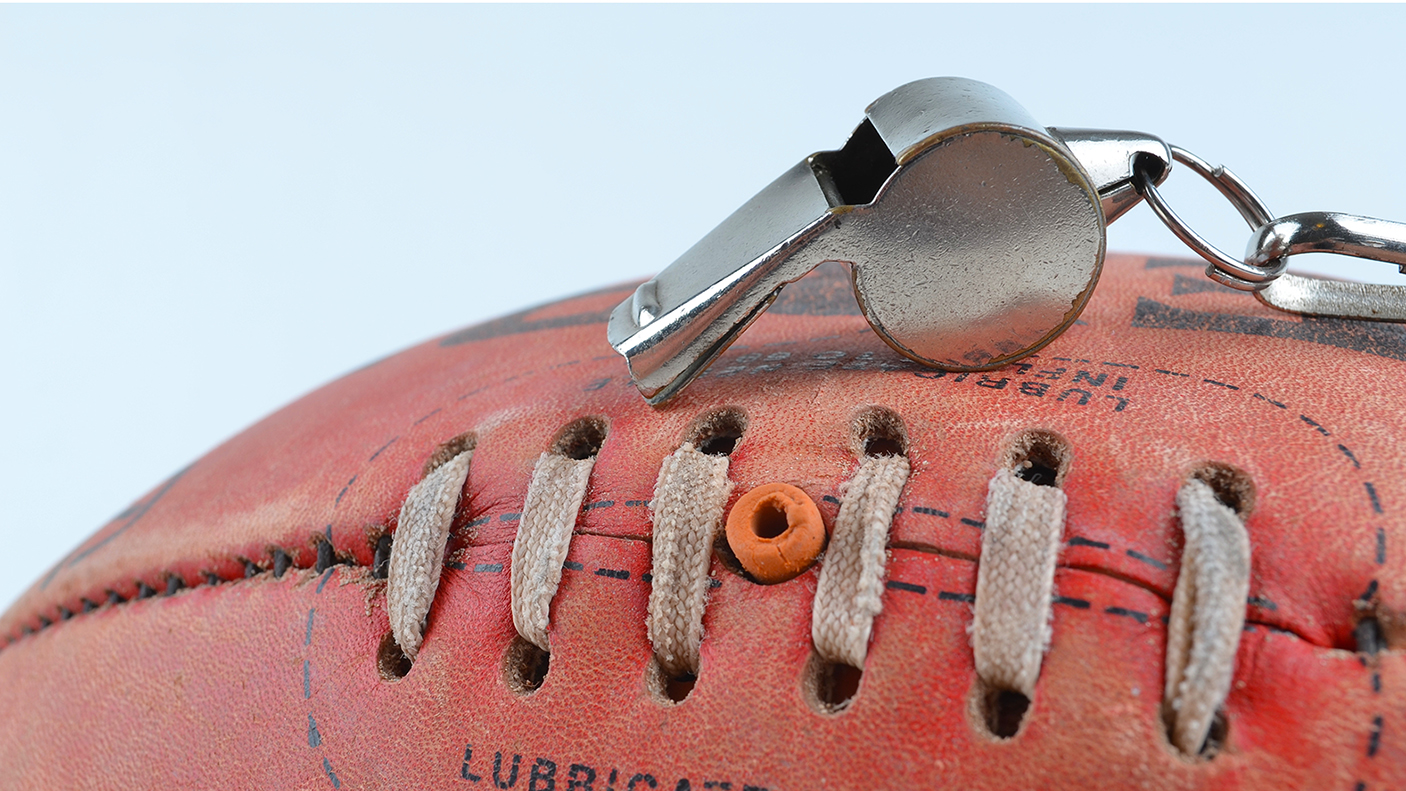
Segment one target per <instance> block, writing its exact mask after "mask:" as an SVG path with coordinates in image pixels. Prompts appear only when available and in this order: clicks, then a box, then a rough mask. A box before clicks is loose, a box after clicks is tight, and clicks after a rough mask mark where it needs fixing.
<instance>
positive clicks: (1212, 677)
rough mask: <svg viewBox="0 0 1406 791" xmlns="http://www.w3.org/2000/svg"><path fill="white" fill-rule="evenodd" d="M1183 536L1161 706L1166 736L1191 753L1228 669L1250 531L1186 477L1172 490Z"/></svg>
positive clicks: (1246, 582) (1241, 616) (1241, 613)
mask: <svg viewBox="0 0 1406 791" xmlns="http://www.w3.org/2000/svg"><path fill="white" fill-rule="evenodd" d="M1177 510H1178V511H1179V512H1180V513H1181V528H1182V532H1183V533H1184V534H1185V535H1186V544H1185V547H1184V548H1183V549H1182V553H1181V573H1180V574H1178V575H1177V586H1176V590H1175V591H1174V592H1173V593H1172V612H1171V619H1170V623H1169V624H1168V626H1167V687H1166V689H1165V691H1164V693H1163V698H1162V700H1163V712H1164V717H1165V719H1166V721H1167V726H1168V730H1169V731H1170V733H1171V738H1172V743H1173V744H1175V745H1176V746H1177V748H1178V749H1180V750H1181V751H1182V752H1184V753H1186V754H1187V755H1195V754H1197V752H1199V751H1200V749H1201V745H1202V744H1203V743H1205V741H1206V735H1207V734H1208V733H1209V732H1210V730H1211V722H1212V720H1213V719H1214V717H1215V714H1216V710H1217V709H1219V708H1220V707H1221V705H1222V704H1224V703H1225V696H1226V695H1227V694H1229V692H1230V682H1231V678H1232V677H1233V676H1234V674H1235V654H1236V651H1237V650H1238V649H1239V647H1240V634H1241V631H1242V630H1243V629H1244V628H1245V600H1246V597H1247V596H1248V595H1249V592H1250V537H1249V534H1248V533H1247V532H1246V531H1245V525H1244V523H1243V522H1242V521H1241V520H1240V517H1239V515H1237V514H1236V513H1235V511H1233V510H1231V509H1230V508H1228V507H1227V506H1225V505H1223V504H1221V502H1220V501H1219V500H1217V499H1216V495H1215V492H1213V491H1212V490H1211V487H1210V486H1207V485H1206V484H1205V483H1203V482H1201V481H1198V480H1195V479H1192V480H1190V481H1187V482H1186V484H1185V485H1184V486H1182V487H1181V490H1180V491H1178V492H1177Z"/></svg>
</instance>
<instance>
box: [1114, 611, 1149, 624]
mask: <svg viewBox="0 0 1406 791" xmlns="http://www.w3.org/2000/svg"><path fill="white" fill-rule="evenodd" d="M1103 611H1104V612H1106V613H1108V614H1109V615H1121V616H1123V617H1125V618H1132V619H1133V620H1134V621H1137V622H1138V623H1147V613H1145V612H1138V611H1137V610H1129V609H1127V608H1125V607H1105V608H1104V610H1103Z"/></svg>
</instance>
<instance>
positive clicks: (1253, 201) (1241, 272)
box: [1133, 146, 1289, 291]
mask: <svg viewBox="0 0 1406 791" xmlns="http://www.w3.org/2000/svg"><path fill="white" fill-rule="evenodd" d="M1170 148H1171V150H1172V159H1173V160H1174V161H1176V162H1180V163H1182V164H1183V165H1186V166H1187V167H1188V168H1191V169H1192V170H1193V171H1195V172H1196V174H1197V175H1198V176H1200V177H1201V178H1203V179H1205V180H1206V181H1209V182H1210V183H1211V186H1213V187H1215V188H1216V190H1217V191H1219V192H1220V194H1222V195H1224V196H1225V198H1226V200H1228V201H1230V204H1231V205H1232V206H1234V207H1235V209H1236V211H1238V212H1240V216H1241V217H1243V218H1244V219H1245V222H1247V223H1249V225H1250V228H1251V229H1252V230H1257V229H1259V228H1261V227H1263V226H1265V225H1268V224H1269V223H1271V222H1273V220H1274V215H1273V214H1272V213H1271V212H1270V211H1269V207H1267V206H1265V205H1264V202H1263V201H1261V200H1260V199H1259V197H1257V196H1256V195H1255V193H1254V192H1253V191H1251V190H1250V188H1249V186H1247V185H1246V184H1245V182H1243V181H1241V180H1240V178H1239V177H1238V176H1236V175H1235V174H1234V173H1231V172H1230V171H1229V170H1226V169H1225V168H1224V167H1222V166H1215V167H1212V166H1211V165H1210V164H1209V163H1207V162H1206V161H1205V160H1203V159H1201V158H1200V157H1198V156H1196V155H1195V154H1192V153H1191V152H1189V151H1187V150H1186V149H1183V148H1178V147H1176V146H1170ZM1133 185H1134V186H1135V187H1136V188H1137V191H1138V194H1140V195H1142V197H1143V199H1145V200H1146V201H1147V204H1148V205H1149V206H1151V207H1152V211H1153V212H1155V213H1156V214H1157V217H1158V218H1160V219H1161V220H1162V222H1163V223H1164V224H1166V226H1167V228H1168V229H1169V230H1171V232H1172V233H1174V234H1176V237H1177V238H1178V239H1180V240H1181V241H1182V242H1183V243H1184V244H1186V246H1187V247H1190V248H1191V249H1192V250H1194V251H1195V252H1196V254H1197V255H1199V256H1201V257H1202V258H1204V259H1206V260H1207V261H1209V262H1210V266H1208V267H1206V275H1207V276H1208V277H1210V278H1211V279H1212V280H1214V281H1216V282H1218V283H1221V284H1222V285H1226V286H1229V287H1231V288H1233V289H1236V290H1238V291H1259V290H1260V289H1262V288H1265V287H1266V286H1268V285H1269V284H1270V283H1272V282H1274V280H1275V278H1277V277H1279V276H1280V275H1282V274H1284V270H1285V268H1287V267H1288V265H1289V262H1288V259H1287V258H1286V257H1284V256H1280V257H1278V258H1275V259H1272V260H1270V261H1267V262H1266V263H1265V264H1264V265H1263V266H1256V265H1254V264H1248V263H1246V262H1244V261H1242V260H1240V259H1237V258H1232V257H1231V256H1229V255H1227V254H1226V253H1224V252H1222V251H1221V250H1220V249H1219V248H1217V247H1215V246H1214V245H1212V244H1211V243H1210V242H1207V241H1206V240H1205V239H1203V238H1201V235H1200V234H1198V233H1196V231H1194V230H1192V229H1191V227H1190V226H1188V225H1187V224H1186V223H1185V222H1183V221H1182V219H1181V218H1180V217H1178V216H1177V213H1176V212H1174V211H1172V207H1171V206H1170V205H1169V204H1168V203H1167V201H1166V199H1165V198H1163V197H1162V194H1161V193H1160V192H1158V191H1157V185H1156V184H1155V183H1154V181H1153V177H1152V174H1151V173H1150V172H1148V170H1147V169H1146V168H1145V167H1144V166H1143V165H1142V164H1141V162H1139V163H1136V164H1135V165H1134V167H1133Z"/></svg>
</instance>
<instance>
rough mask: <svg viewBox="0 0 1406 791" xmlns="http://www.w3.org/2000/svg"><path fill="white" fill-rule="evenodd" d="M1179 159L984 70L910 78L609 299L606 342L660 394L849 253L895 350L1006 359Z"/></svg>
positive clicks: (865, 300)
mask: <svg viewBox="0 0 1406 791" xmlns="http://www.w3.org/2000/svg"><path fill="white" fill-rule="evenodd" d="M1148 158H1150V159H1148ZM1135 161H1137V162H1138V164H1137V165H1136V166H1135V164H1134V162H1135ZM1171 167H1172V155H1171V151H1170V149H1169V148H1168V146H1167V144H1166V143H1164V142H1163V141H1161V140H1160V139H1158V138H1156V137H1153V136H1151V135H1145V134H1140V133H1136V132H1110V131H1098V130H1083V129H1053V128H1050V129H1047V128H1045V127H1042V126H1040V125H1039V124H1037V123H1036V122H1035V120H1034V119H1033V118H1031V117H1030V116H1029V114H1027V113H1026V111H1025V110H1024V109H1023V108H1021V107H1020V105H1018V104H1016V102H1015V101H1014V100H1013V99H1011V97H1010V96H1008V95H1006V94H1005V93H1003V92H1002V91H1000V90H998V89H996V88H993V87H991V86H990V85H986V84H984V83H980V82H976V81H974V80H968V79H961V78H952V77H945V78H934V79H927V80H919V81H917V82H912V83H909V84H907V85H904V86H902V87H900V88H897V89H896V90H893V91H891V92H889V93H887V94H885V95H883V96H882V97H880V98H879V99H878V100H877V101H875V102H874V103H873V104H871V105H870V106H869V108H868V109H867V111H866V113H865V119H864V121H863V122H862V123H860V125H859V126H858V128H856V129H855V131H854V133H853V134H852V135H850V138H849V140H848V141H847V142H846V143H845V145H844V147H843V148H841V149H839V150H837V151H824V152H821V153H818V154H814V155H812V156H810V157H808V158H806V159H805V160H804V161H802V162H800V163H799V164H797V165H796V166H795V167H793V168H791V169H790V170H788V171H786V172H785V173H783V174H782V175H781V177H780V178H778V179H777V180H776V181H773V182H772V183H771V184H770V185H768V186H767V187H766V188H764V189H763V190H762V191H761V192H760V193H758V194H757V195H756V196H755V197H753V198H752V199H751V200H749V201H748V202H747V203H746V204H744V205H743V206H742V207H741V208H740V209H738V210H737V211H736V212H734V213H733V214H732V216H730V217H728V218H727V219H726V220H724V221H723V222H722V224H720V225H719V226H718V227H717V228H715V229H713V231H711V232H710V233H709V234H708V235H707V236H705V237H703V239H702V240H700V241H699V242H698V243H697V244H695V245H694V246H693V247H692V248H690V249H689V250H688V251H687V252H685V253H684V254H683V255H682V256H680V257H679V259H678V260H677V261H675V262H674V263H672V264H670V265H669V267H668V268H666V269H665V270H664V271H663V272H661V273H659V275H658V276H656V277H655V278H654V279H652V280H650V281H648V282H647V283H644V284H643V285H641V286H640V287H639V288H638V289H637V290H636V291H635V293H634V294H633V295H632V296H631V297H630V298H629V299H627V300H625V301H624V302H623V303H621V304H620V305H619V306H618V307H617V308H616V309H615V310H614V312H613V313H612V314H611V317H610V323H609V329H608V332H609V339H610V343H611V345H612V346H614V347H615V349H616V350H617V351H619V352H620V353H621V354H622V355H624V356H625V359H626V360H627V361H628V364H629V367H630V373H631V376H632V377H633V379H634V382H635V385H636V386H637V387H638V388H639V390H640V392H641V393H642V394H643V395H644V397H645V399H646V400H648V401H649V403H651V404H660V403H663V402H665V401H667V400H668V399H670V398H672V397H673V396H675V395H677V394H678V392H679V391H680V390H682V389H683V388H684V387H686V386H687V385H688V384H689V383H690V382H692V381H693V380H694V379H695V378H697V377H698V375H699V374H701V373H702V372H703V370H704V369H706V368H707V367H708V365H709V364H710V363H711V362H712V361H713V360H714V359H715V358H716V357H717V356H718V355H719V354H721V353H722V352H723V351H724V350H725V349H726V348H727V347H728V346H729V345H730V344H731V343H732V342H733V341H735V340H736V339H737V337H738V336H739V335H740V334H741V333H742V331H743V330H745V329H746V328H747V326H748V325H750V324H751V323H752V322H753V321H754V320H756V318H757V317H758V316H759V315H761V313H762V312H763V311H765V310H766V308H767V307H768V306H769V305H770V304H771V303H772V301H774V300H775V299H776V296H777V295H778V294H779V293H780V290H781V288H782V287H783V286H784V285H786V284H787V283H790V282H793V281H795V280H797V279H798V278H800V277H801V276H803V275H805V274H806V273H807V272H809V271H811V270H812V269H814V268H815V267H816V266H818V265H819V264H821V263H824V262H826V261H840V262H844V263H847V264H849V265H850V268H851V272H852V274H853V279H854V289H855V294H856V295H857V297H858V299H859V304H860V306H861V308H862V310H863V312H864V316H865V318H866V319H867V320H868V321H869V324H870V326H871V327H873V329H874V331H875V332H877V333H878V334H879V337H881V338H883V339H884V341H885V342H887V343H888V344H889V345H890V346H892V347H893V348H894V349H896V350H897V351H898V352H899V353H901V354H903V355H905V356H907V357H909V358H912V359H913V360H916V361H918V362H920V363H922V364H924V365H929V366H934V367H938V368H944V369H948V370H985V369H990V368H995V367H998V366H1000V365H1003V364H1005V363H1007V362H1010V361H1012V360H1016V359H1019V358H1021V357H1024V356H1026V355H1028V354H1031V353H1032V352H1034V351H1036V350H1037V349H1039V348H1041V347H1042V346H1044V345H1045V344H1047V343H1049V342H1050V341H1051V340H1053V339H1054V338H1055V337H1056V336H1058V335H1059V334H1060V333H1061V332H1063V331H1064V330H1065V329H1066V328H1067V327H1069V325H1070V324H1072V323H1073V322H1074V319H1075V318H1077V317H1078V315H1079V313H1080V311H1081V310H1082V309H1083V307H1084V305H1085V303H1086V302H1087V301H1088V298H1089V295H1090V293H1091V292H1092V291H1093V288H1094V285H1095V284H1096V283H1097V281H1098V277H1099V273H1100V271H1101V269H1102V266H1103V258H1104V248H1105V233H1104V229H1105V227H1106V226H1107V224H1108V223H1110V222H1112V221H1113V220H1114V219H1116V218H1117V217H1119V216H1120V215H1122V214H1123V213H1124V212H1125V211H1127V210H1128V209H1130V208H1132V207H1133V206H1134V205H1136V204H1137V203H1138V202H1139V201H1140V200H1141V194H1140V192H1139V191H1138V189H1137V188H1136V185H1135V183H1134V175H1135V171H1136V170H1137V168H1141V169H1142V173H1143V174H1148V173H1155V174H1156V175H1155V176H1154V180H1155V182H1156V183H1158V184H1160V183H1161V181H1162V180H1163V179H1165V178H1166V175H1167V173H1168V172H1170V170H1171Z"/></svg>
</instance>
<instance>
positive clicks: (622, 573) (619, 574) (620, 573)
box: [596, 569, 630, 580]
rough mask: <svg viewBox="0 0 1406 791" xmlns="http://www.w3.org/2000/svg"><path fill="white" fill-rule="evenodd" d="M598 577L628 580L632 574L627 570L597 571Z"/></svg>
mask: <svg viewBox="0 0 1406 791" xmlns="http://www.w3.org/2000/svg"><path fill="white" fill-rule="evenodd" d="M596 576H597V577H610V578H611V579H617V580H627V579H629V578H630V572H628V571H626V570H625V569H596Z"/></svg>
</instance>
